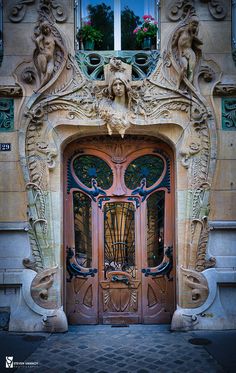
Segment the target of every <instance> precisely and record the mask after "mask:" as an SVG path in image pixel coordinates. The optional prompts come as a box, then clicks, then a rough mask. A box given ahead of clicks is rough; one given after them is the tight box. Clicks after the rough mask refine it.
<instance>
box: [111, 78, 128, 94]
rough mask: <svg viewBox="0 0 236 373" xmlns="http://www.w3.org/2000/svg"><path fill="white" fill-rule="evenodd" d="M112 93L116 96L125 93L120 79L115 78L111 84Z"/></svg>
mask: <svg viewBox="0 0 236 373" xmlns="http://www.w3.org/2000/svg"><path fill="white" fill-rule="evenodd" d="M112 91H113V94H114V95H115V96H117V97H122V96H124V94H125V85H124V83H123V82H122V81H121V80H120V79H116V80H115V81H114V82H113V84H112Z"/></svg>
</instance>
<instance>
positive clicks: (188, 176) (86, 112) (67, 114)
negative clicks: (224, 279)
mask: <svg viewBox="0 0 236 373" xmlns="http://www.w3.org/2000/svg"><path fill="white" fill-rule="evenodd" d="M192 21H193V19H192V15H187V17H186V18H185V19H184V20H183V21H181V22H180V23H179V24H178V25H177V26H176V29H175V30H174V32H173V34H172V35H170V39H169V44H168V46H167V50H166V51H164V53H163V58H162V59H161V60H160V61H159V63H158V65H157V67H156V69H155V71H154V72H153V73H152V74H151V76H150V77H149V78H148V79H146V80H143V81H138V82H136V81H135V82H134V81H131V78H130V76H131V74H130V66H128V65H126V64H124V63H123V62H121V61H119V60H116V59H111V61H110V63H109V64H108V65H107V66H105V76H106V80H105V81H103V82H100V81H99V82H96V81H89V80H87V79H86V78H85V76H84V75H83V74H82V72H81V70H80V69H79V67H78V65H77V63H76V61H75V59H74V58H73V56H71V55H70V54H69V53H68V50H67V47H66V41H65V40H64V39H63V37H62V35H61V34H60V32H59V29H58V28H57V26H56V25H55V22H54V19H53V16H52V15H51V16H50V14H49V13H48V12H45V9H44V8H43V7H42V8H41V9H40V11H39V21H38V24H37V25H36V30H35V44H36V49H35V51H34V55H33V58H32V61H30V62H24V63H22V64H21V65H19V66H18V68H17V69H16V73H15V75H16V81H17V83H18V84H19V85H20V86H21V87H22V90H23V92H24V99H23V100H22V104H21V110H20V111H19V116H18V120H19V122H20V123H21V128H20V140H19V149H20V157H21V163H22V169H23V172H24V178H25V183H26V189H27V192H28V202H29V215H28V216H29V227H30V229H29V238H30V245H31V250H32V256H31V258H26V259H25V260H24V265H25V267H26V268H30V269H31V271H34V272H33V273H35V277H34V279H33V281H32V283H31V285H30V286H31V294H30V295H29V299H30V297H31V300H32V302H33V303H36V304H38V305H39V307H40V308H38V311H37V312H38V314H39V315H41V316H43V315H46V314H47V312H48V313H50V312H51V314H52V315H54V314H55V315H56V314H57V310H58V309H60V307H61V292H62V280H61V279H62V276H61V271H62V261H61V251H62V244H63V240H62V234H61V232H62V221H63V209H62V206H63V203H62V179H61V178H62V169H61V161H62V151H63V148H64V147H65V145H66V144H67V143H69V142H70V141H72V139H74V138H77V139H78V141H79V138H80V137H82V136H88V135H97V134H101V135H102V134H106V133H107V130H108V133H110V134H112V133H113V132H115V133H119V134H120V135H121V136H125V134H138V135H151V136H155V137H156V138H163V139H165V140H166V141H167V142H169V143H170V144H172V147H173V148H174V150H175V154H176V175H177V178H176V200H177V205H176V220H177V221H176V232H177V239H176V247H177V251H178V260H177V262H178V264H179V266H178V268H177V272H178V277H179V284H178V289H177V303H178V305H179V306H180V307H181V309H188V310H190V311H188V313H189V315H191V314H194V313H195V312H196V309H200V308H201V307H202V305H203V304H204V302H205V301H206V299H207V297H208V293H209V289H208V283H207V280H206V277H205V276H204V274H203V271H204V270H206V269H207V268H209V267H211V266H213V265H214V259H213V258H207V257H206V248H207V241H208V221H207V216H208V212H209V193H210V187H211V181H212V178H213V174H214V167H215V151H216V132H215V118H214V113H213V108H212V106H211V101H210V95H211V92H212V91H213V87H214V86H215V85H216V84H217V82H218V79H219V75H220V74H219V69H218V67H217V66H216V64H215V63H214V62H213V61H205V60H204V58H203V57H202V54H201V52H200V49H199V45H200V44H201V43H200V41H199V42H198V48H196V49H195V46H194V45H193V44H191V43H190V49H191V52H192V54H193V55H194V57H195V58H194V63H193V62H191V66H190V63H189V61H187V65H186V61H185V62H183V60H181V58H180V54H179V52H180V51H179V48H180V47H179V45H180V42H179V41H177V40H176V36H177V35H181V34H182V32H188V30H189V27H190V25H191V22H192ZM194 22H195V28H196V29H195V31H194V32H195V33H196V35H195V36H197V27H198V22H197V20H196V17H195V15H194ZM191 27H192V26H191ZM45 38H48V40H49V42H50V43H51V53H50V54H49V55H48V57H47V58H46V60H44V61H43V59H42V58H41V57H42V56H40V48H39V43H42V40H45ZM190 41H191V40H190ZM183 63H185V67H184V68H183ZM190 70H191V73H190ZM115 80H118V81H120V82H121V83H122V84H123V87H124V94H123V97H122V100H121V99H116V98H114V96H115V95H114V88H113V83H114V81H115ZM202 92H204V95H203V93H202ZM117 96H118V97H119V94H117ZM26 271H27V270H26ZM55 276H58V280H57V281H55ZM59 279H60V280H59ZM183 294H184V295H183ZM45 310H48V311H45ZM49 310H50V312H49ZM183 313H184V311H183ZM60 317H61V316H60ZM181 317H182V314H181ZM51 320H52V321H50V322H51V324H50V325H51V326H50V327H51V328H52V329H53V328H54V329H55V325H54V320H56V318H54V319H53V318H52V319H51ZM57 321H58V320H57ZM59 323H60V321H59ZM42 329H43V327H42ZM39 330H40V328H39ZM43 330H44V329H43Z"/></svg>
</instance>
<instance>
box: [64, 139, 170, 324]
mask: <svg viewBox="0 0 236 373" xmlns="http://www.w3.org/2000/svg"><path fill="white" fill-rule="evenodd" d="M134 138H136V139H137V140H139V136H135V137H134ZM93 139H95V138H94V137H93ZM97 141H98V143H99V138H98V140H97ZM108 141H109V140H108ZM81 148H83V150H84V154H91V155H95V156H97V157H100V158H101V159H103V160H104V161H105V162H106V163H107V164H108V165H109V166H110V167H111V168H112V169H113V168H114V164H113V162H112V161H111V160H110V155H108V154H107V149H106V147H104V146H103V149H102V150H101V149H96V148H95V147H94V146H93V145H91V142H90V137H87V138H83V139H82V144H81V145H80V143H79V142H77V141H73V142H72V143H70V144H68V145H67V147H66V148H65V150H64V172H63V175H64V193H63V194H64V198H63V200H64V207H63V210H64V247H65V245H66V244H67V240H66V237H68V236H69V232H68V222H67V216H68V214H70V225H71V223H72V220H73V217H72V215H73V211H71V212H68V211H66V210H67V206H68V195H67V191H66V188H67V185H66V180H67V163H68V161H69V159H71V158H72V157H73V156H76V151H77V155H78V154H79V152H80V150H81ZM100 148H102V146H101V147H100ZM155 148H156V149H157V150H156V154H158V155H160V156H162V155H161V153H158V149H159V150H160V151H161V152H164V153H165V154H167V155H168V157H169V160H170V178H171V181H170V182H171V189H172V193H171V194H170V196H169V198H168V207H167V206H166V207H165V227H167V224H166V223H167V221H168V222H169V223H170V221H171V229H169V232H170V231H172V232H173V235H172V236H173V240H172V242H171V243H172V244H173V246H174V255H173V274H174V276H175V263H176V260H175V258H176V250H175V246H176V245H175V231H174V226H175V211H174V197H175V195H174V192H175V188H174V187H175V183H174V152H173V150H172V149H171V147H170V146H169V145H168V144H166V143H165V142H164V141H161V142H160V140H158V139H154V138H149V137H148V136H147V137H145V140H144V141H143V144H142V145H141V149H137V150H134V149H133V150H131V151H130V153H129V154H128V156H127V158H126V161H125V163H124V164H123V165H122V164H121V167H120V165H119V164H118V165H119V167H120V180H122V181H121V184H122V187H125V188H126V190H128V188H127V187H126V186H125V185H124V182H123V180H124V172H125V168H126V167H127V165H128V164H129V163H130V162H131V161H132V160H134V159H136V158H137V157H139V156H142V155H147V154H150V153H151V152H152V151H153V149H155ZM79 149H80V150H79ZM124 165H125V167H123V166H124ZM113 181H114V180H113ZM116 189H117V184H114V185H113V186H112V187H111V188H110V189H109V190H107V193H108V194H111V195H112V193H114V192H116ZM129 192H130V191H129V190H128V193H129ZM166 195H167V193H166ZM66 196H67V197H66ZM114 198H115V197H114ZM119 200H121V199H119ZM145 203H146V202H145ZM71 206H72V204H71ZM169 206H171V208H169ZM96 208H97V207H96ZM71 210H72V209H71ZM92 211H93V219H92V221H93V223H92V224H93V225H94V224H95V218H96V220H97V221H96V224H95V225H96V226H97V227H99V225H98V223H99V214H98V213H97V214H95V210H94V209H93V208H92ZM144 211H145V205H142V206H140V211H139V222H138V223H135V226H136V230H137V224H140V228H141V220H142V219H141V216H144ZM136 213H137V211H136ZM95 215H96V216H95ZM169 215H171V219H170V216H169ZM168 216H169V218H168ZM142 226H143V224H142ZM98 229H99V228H98ZM143 231H144V230H143V229H140V232H142V233H141V235H142V237H139V241H140V243H139V246H141V245H142V243H141V242H144V241H145V238H144V237H143V235H145V233H144V232H143ZM135 233H136V240H137V239H138V235H137V231H136V232H135ZM165 235H167V236H166V242H167V241H169V236H170V234H169V233H168V231H165ZM97 237H98V231H97V229H94V228H93V240H94V241H93V263H94V264H97V268H100V266H101V258H100V257H101V255H100V254H98V256H97V258H96V255H95V252H96V251H97V252H98V251H99V250H98V239H96V238H97ZM136 242H137V241H136ZM95 243H96V245H95ZM136 244H137V243H136ZM65 256H66V255H65V249H64V252H63V261H64V263H65V262H66V257H65ZM140 261H141V262H142V263H145V261H146V263H147V258H146V256H145V253H144V248H143V250H142V254H141V259H140ZM140 264H141V263H140ZM64 279H65V280H64V292H63V294H64V304H66V267H65V266H64ZM97 281H98V282H99V276H98V275H97ZM98 286H99V284H98ZM175 287H176V283H175V284H174V292H173V298H174V299H173V307H174V309H175V303H176V289H175ZM97 303H98V314H99V309H100V300H99V296H98V299H97ZM142 303H143V302H142ZM173 311H174V310H173ZM141 321H143V306H142V307H141Z"/></svg>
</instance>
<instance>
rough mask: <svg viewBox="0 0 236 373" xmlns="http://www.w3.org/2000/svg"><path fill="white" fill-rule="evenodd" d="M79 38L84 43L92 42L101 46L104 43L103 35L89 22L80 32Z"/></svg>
mask: <svg viewBox="0 0 236 373" xmlns="http://www.w3.org/2000/svg"><path fill="white" fill-rule="evenodd" d="M78 38H79V39H81V40H83V42H85V41H92V42H94V43H97V44H100V43H101V42H102V38H103V34H102V33H101V32H100V31H98V30H97V29H96V28H95V27H93V26H92V25H91V24H89V23H88V22H87V23H85V24H84V26H83V27H81V29H80V30H79V32H78Z"/></svg>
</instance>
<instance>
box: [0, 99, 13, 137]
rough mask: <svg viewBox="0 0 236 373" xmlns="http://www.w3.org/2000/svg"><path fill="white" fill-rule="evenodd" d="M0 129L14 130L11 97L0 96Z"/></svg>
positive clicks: (2, 130)
mask: <svg viewBox="0 0 236 373" xmlns="http://www.w3.org/2000/svg"><path fill="white" fill-rule="evenodd" d="M0 131H1V132H9V131H14V100H13V98H0Z"/></svg>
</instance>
